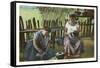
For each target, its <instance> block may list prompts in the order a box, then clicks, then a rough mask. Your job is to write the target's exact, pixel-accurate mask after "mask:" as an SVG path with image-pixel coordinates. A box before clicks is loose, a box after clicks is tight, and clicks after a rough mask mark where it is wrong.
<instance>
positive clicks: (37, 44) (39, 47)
mask: <svg viewBox="0 0 100 68" xmlns="http://www.w3.org/2000/svg"><path fill="white" fill-rule="evenodd" d="M33 43H34V44H33V45H34V48H35V49H36V50H37V51H38V52H39V53H43V49H42V48H41V44H40V41H39V38H38V36H35V37H34V39H33Z"/></svg>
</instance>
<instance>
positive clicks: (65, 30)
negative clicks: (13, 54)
mask: <svg viewBox="0 0 100 68" xmlns="http://www.w3.org/2000/svg"><path fill="white" fill-rule="evenodd" d="M67 31H68V29H67V23H66V24H65V27H64V34H65V35H67Z"/></svg>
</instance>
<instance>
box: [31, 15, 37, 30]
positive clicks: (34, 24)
mask: <svg viewBox="0 0 100 68" xmlns="http://www.w3.org/2000/svg"><path fill="white" fill-rule="evenodd" d="M32 20H33V26H34V29H36V28H37V27H36V20H35V18H34V17H33V19H32Z"/></svg>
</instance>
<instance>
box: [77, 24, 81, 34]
mask: <svg viewBox="0 0 100 68" xmlns="http://www.w3.org/2000/svg"><path fill="white" fill-rule="evenodd" d="M77 31H78V32H80V26H79V24H77Z"/></svg>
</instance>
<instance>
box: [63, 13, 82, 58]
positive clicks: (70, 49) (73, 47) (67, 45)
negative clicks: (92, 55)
mask: <svg viewBox="0 0 100 68" xmlns="http://www.w3.org/2000/svg"><path fill="white" fill-rule="evenodd" d="M69 18H70V19H69V21H68V22H67V23H66V25H65V37H64V52H65V55H66V56H67V57H68V56H76V57H79V56H80V53H81V50H82V49H83V45H81V41H80V38H79V31H80V30H79V24H78V22H77V21H76V15H75V14H70V16H69Z"/></svg>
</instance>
